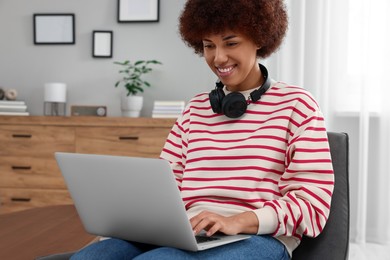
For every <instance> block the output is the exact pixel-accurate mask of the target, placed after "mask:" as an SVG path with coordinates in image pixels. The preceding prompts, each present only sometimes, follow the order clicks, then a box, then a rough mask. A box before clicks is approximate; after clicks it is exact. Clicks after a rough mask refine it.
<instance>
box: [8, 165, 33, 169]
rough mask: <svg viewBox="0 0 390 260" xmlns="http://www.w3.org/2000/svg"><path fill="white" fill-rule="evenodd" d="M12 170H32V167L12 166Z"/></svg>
mask: <svg viewBox="0 0 390 260" xmlns="http://www.w3.org/2000/svg"><path fill="white" fill-rule="evenodd" d="M11 167H12V170H31V166H11Z"/></svg>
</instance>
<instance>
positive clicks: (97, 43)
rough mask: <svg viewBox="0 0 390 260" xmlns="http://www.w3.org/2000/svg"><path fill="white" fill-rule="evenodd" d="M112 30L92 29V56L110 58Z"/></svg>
mask: <svg viewBox="0 0 390 260" xmlns="http://www.w3.org/2000/svg"><path fill="white" fill-rule="evenodd" d="M113 38H114V32H113V31H105V30H94V31H92V57H94V58H112V52H113V42H114V40H113Z"/></svg>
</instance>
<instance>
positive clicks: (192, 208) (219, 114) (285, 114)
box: [75, 0, 334, 259]
mask: <svg viewBox="0 0 390 260" xmlns="http://www.w3.org/2000/svg"><path fill="white" fill-rule="evenodd" d="M286 30H287V15H286V10H285V7H284V4H283V1H282V0H237V1H221V0H188V1H187V3H186V5H185V8H184V10H183V12H182V14H181V16H180V33H181V36H182V38H183V40H184V42H186V43H187V45H188V46H190V47H191V48H193V49H194V51H195V53H197V54H200V55H201V56H203V57H204V58H205V60H206V62H207V64H208V65H209V67H210V69H211V70H212V71H213V72H214V73H215V74H216V76H217V77H218V79H219V81H218V83H217V86H216V88H215V89H214V90H212V91H211V92H210V93H202V94H199V95H197V96H196V97H194V98H193V99H192V100H191V101H190V102H189V104H188V105H187V107H186V109H185V111H184V112H183V114H182V116H181V117H180V118H179V119H178V120H177V122H176V124H175V125H174V127H173V128H172V131H171V133H170V134H169V136H168V138H167V141H166V144H165V146H164V148H163V151H162V153H161V158H163V159H165V160H168V161H169V162H170V163H171V166H172V168H173V171H174V174H175V177H176V179H177V183H178V187H179V189H180V191H181V194H182V198H183V201H184V203H185V206H186V209H187V212H188V216H189V218H190V222H191V225H192V227H193V230H194V233H195V234H198V233H199V232H200V231H202V230H206V232H207V235H209V236H211V235H213V234H214V233H216V232H221V233H225V234H228V235H234V234H238V233H245V234H252V235H253V236H252V237H251V238H250V239H248V240H244V241H240V242H236V243H233V244H229V245H225V246H222V247H218V248H214V249H209V250H205V251H200V252H187V251H183V250H179V249H175V248H168V247H152V246H148V245H140V244H138V243H132V242H128V241H122V240H118V239H109V240H105V241H103V242H100V243H96V244H94V245H92V246H89V247H88V248H86V249H84V250H82V251H80V252H79V253H78V254H77V255H75V258H76V257H80V258H83V259H85V258H84V257H86V256H89V257H92V256H93V255H95V256H97V258H100V259H103V258H105V257H107V258H109V257H111V258H113V259H114V258H115V259H120V258H124V259H133V258H136V259H154V258H156V259H195V258H196V259H197V258H199V259H252V258H256V259H289V258H290V257H291V254H292V251H293V250H294V249H295V248H296V247H297V246H298V245H299V243H300V240H301V238H302V236H303V235H306V236H312V237H314V236H317V235H318V234H319V233H320V232H321V231H322V229H323V227H324V226H325V223H326V221H327V218H328V215H329V209H330V201H331V196H332V192H333V184H334V178H333V177H334V176H333V169H332V164H331V158H330V153H329V146H328V141H327V135H326V129H325V127H324V119H323V116H322V113H321V111H320V109H319V107H318V105H317V103H316V101H315V100H314V99H313V97H312V96H311V95H310V94H309V93H308V92H307V91H305V90H304V89H302V88H299V87H295V86H289V85H287V84H285V83H281V82H275V81H273V80H271V79H270V78H269V76H268V72H267V69H266V68H265V67H264V66H262V65H260V64H258V62H257V60H258V59H259V58H260V59H261V58H265V57H267V56H269V55H270V54H272V53H273V52H274V51H275V50H277V48H278V47H279V46H280V44H281V42H282V40H283V38H284V35H285V32H286ZM103 255H104V256H103Z"/></svg>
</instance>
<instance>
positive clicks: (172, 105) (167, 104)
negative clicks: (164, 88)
mask: <svg viewBox="0 0 390 260" xmlns="http://www.w3.org/2000/svg"><path fill="white" fill-rule="evenodd" d="M184 108H185V102H184V101H154V105H153V112H152V117H154V118H177V117H179V116H180V115H181V113H182V112H183V110H184Z"/></svg>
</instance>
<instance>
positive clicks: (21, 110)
mask: <svg viewBox="0 0 390 260" xmlns="http://www.w3.org/2000/svg"><path fill="white" fill-rule="evenodd" d="M28 115H30V113H29V112H27V105H26V103H25V102H24V101H11V100H0V116H28Z"/></svg>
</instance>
